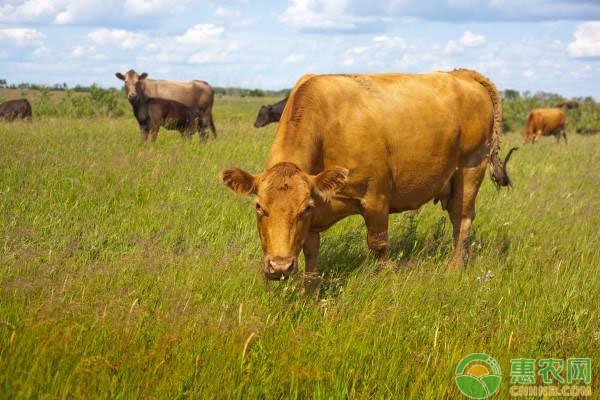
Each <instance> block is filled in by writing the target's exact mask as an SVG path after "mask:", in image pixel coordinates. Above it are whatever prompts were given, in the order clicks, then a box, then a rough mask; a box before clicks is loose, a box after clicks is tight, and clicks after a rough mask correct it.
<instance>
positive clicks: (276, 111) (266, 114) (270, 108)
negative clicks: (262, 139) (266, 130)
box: [254, 97, 288, 128]
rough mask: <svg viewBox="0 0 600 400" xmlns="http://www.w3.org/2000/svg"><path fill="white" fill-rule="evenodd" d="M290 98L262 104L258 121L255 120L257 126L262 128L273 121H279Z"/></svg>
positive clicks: (257, 117)
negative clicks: (265, 104)
mask: <svg viewBox="0 0 600 400" xmlns="http://www.w3.org/2000/svg"><path fill="white" fill-rule="evenodd" d="M287 101H288V98H287V97H286V98H285V99H283V100H281V101H280V102H278V103H275V104H271V105H267V106H262V107H261V108H260V110H258V115H257V116H256V121H254V127H255V128H262V127H263V126H267V125H269V124H270V123H271V122H278V121H279V119H280V118H281V114H282V113H283V109H284V108H285V104H286V103H287Z"/></svg>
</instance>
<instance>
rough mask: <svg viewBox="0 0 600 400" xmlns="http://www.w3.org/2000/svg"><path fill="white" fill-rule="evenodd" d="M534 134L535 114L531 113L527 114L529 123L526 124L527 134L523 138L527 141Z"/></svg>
mask: <svg viewBox="0 0 600 400" xmlns="http://www.w3.org/2000/svg"><path fill="white" fill-rule="evenodd" d="M532 134H533V113H532V112H530V113H529V114H527V122H526V123H525V132H524V133H523V136H524V137H525V140H527V138H528V137H531V135H532Z"/></svg>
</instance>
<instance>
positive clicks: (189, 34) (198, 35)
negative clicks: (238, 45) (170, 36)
mask: <svg viewBox="0 0 600 400" xmlns="http://www.w3.org/2000/svg"><path fill="white" fill-rule="evenodd" d="M224 30H225V28H223V27H222V26H217V25H213V24H198V25H194V26H192V27H191V28H189V29H188V30H186V31H185V32H184V33H183V35H181V36H177V37H176V38H175V40H177V42H179V43H182V44H186V45H193V46H199V45H202V44H205V43H206V42H208V41H210V40H213V39H217V38H219V37H220V36H221V35H222V33H223V31H224Z"/></svg>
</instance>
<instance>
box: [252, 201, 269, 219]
mask: <svg viewBox="0 0 600 400" xmlns="http://www.w3.org/2000/svg"><path fill="white" fill-rule="evenodd" d="M255 207H256V213H257V214H258V215H259V216H260V217H264V216H266V215H267V213H266V212H265V210H264V208H262V206H261V205H260V204H259V203H255Z"/></svg>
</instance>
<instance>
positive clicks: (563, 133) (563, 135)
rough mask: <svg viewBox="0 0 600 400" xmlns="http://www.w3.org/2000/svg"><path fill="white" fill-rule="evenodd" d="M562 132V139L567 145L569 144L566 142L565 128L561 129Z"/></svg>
mask: <svg viewBox="0 0 600 400" xmlns="http://www.w3.org/2000/svg"><path fill="white" fill-rule="evenodd" d="M561 132H562V137H563V139H564V140H565V144H569V142H568V141H567V130H566V129H565V128H563V130H562V131H561Z"/></svg>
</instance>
